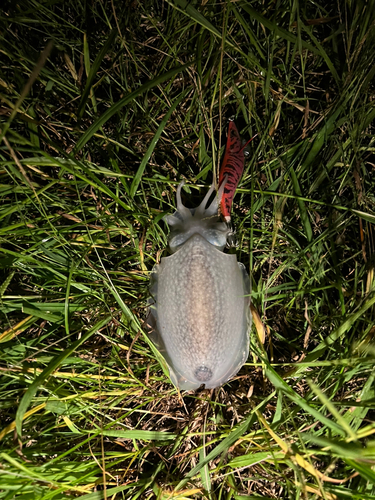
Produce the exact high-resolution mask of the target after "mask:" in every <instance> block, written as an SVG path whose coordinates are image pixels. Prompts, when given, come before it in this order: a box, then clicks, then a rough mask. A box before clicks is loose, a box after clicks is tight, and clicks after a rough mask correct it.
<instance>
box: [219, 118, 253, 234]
mask: <svg viewBox="0 0 375 500" xmlns="http://www.w3.org/2000/svg"><path fill="white" fill-rule="evenodd" d="M254 137H256V136H254ZM254 137H252V138H251V139H250V140H249V141H247V142H246V144H244V145H243V144H242V142H241V137H240V134H239V133H238V130H237V127H236V125H235V123H234V122H233V121H230V122H229V127H228V136H227V144H226V147H225V154H224V158H223V163H222V164H221V168H220V172H219V186H222V183H223V181H224V179H225V177H227V181H226V184H225V186H224V191H223V194H222V196H221V200H220V210H221V213H222V215H223V217H224V220H225V222H226V223H227V224H228V225H230V222H231V215H230V213H231V209H232V203H233V198H234V195H235V192H236V189H237V186H238V183H239V181H240V179H241V176H242V173H243V170H244V166H245V154H244V152H245V148H246V146H247V145H248V144H249V143H250V142H251V141H252V140H253V139H254Z"/></svg>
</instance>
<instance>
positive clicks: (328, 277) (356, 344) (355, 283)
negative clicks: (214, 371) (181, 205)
mask: <svg viewBox="0 0 375 500" xmlns="http://www.w3.org/2000/svg"><path fill="white" fill-rule="evenodd" d="M0 19H1V21H0V22H1V43H0V54H1V67H0V87H1V88H0V99H1V107H0V112H1V132H0V137H1V144H0V148H1V149H0V193H1V203H0V220H1V225H0V325H1V330H0V346H1V350H0V377H1V385H0V387H1V389H0V390H1V394H0V412H1V416H2V418H1V421H2V425H1V429H0V442H1V445H0V446H1V448H0V498H2V499H7V500H8V499H13V498H15V499H25V500H26V499H32V498H37V499H43V500H47V499H52V498H53V499H63V498H72V497H81V498H84V499H86V500H90V499H91V500H94V499H95V500H99V499H106V498H126V499H134V500H135V499H137V498H145V499H151V498H158V499H167V498H168V499H169V498H180V499H182V498H208V499H213V500H216V499H218V500H219V499H220V500H221V499H237V500H238V499H248V500H250V499H256V498H263V499H278V498H285V499H289V498H301V499H314V498H323V499H329V500H335V499H341V498H343V499H345V498H352V499H361V500H363V499H375V473H374V470H373V465H374V460H375V455H374V449H375V447H374V441H373V434H374V432H375V425H374V423H373V415H374V414H373V403H374V376H375V372H374V355H375V350H374V334H375V326H374V304H375V297H374V234H373V223H374V221H375V214H374V203H375V199H374V181H373V177H374V176H373V171H374V139H373V132H374V125H373V120H374V117H375V107H374V102H375V101H374V72H375V69H374V68H375V61H374V51H373V47H374V41H375V40H374V39H375V36H374V23H375V4H374V3H373V2H366V1H359V2H351V1H349V0H346V1H345V0H342V1H339V2H338V3H337V4H336V5H333V4H332V3H330V2H326V3H319V2H318V3H316V2H287V1H285V0H280V1H279V2H276V3H264V2H260V1H258V0H254V1H240V2H234V3H233V2H224V3H220V4H218V3H217V2H212V1H211V2H195V1H193V2H186V1H185V0H173V1H172V0H171V1H168V2H165V3H159V2H151V1H149V2H136V1H135V2H133V1H132V2H130V1H125V2H119V1H116V0H115V1H113V2H110V3H106V2H104V3H103V2H97V1H95V0H94V1H93V2H89V3H84V4H82V3H80V2H76V3H74V2H70V1H65V2H60V3H59V2H57V3H56V2H37V1H32V0H25V1H24V2H21V3H14V2H6V3H5V6H4V7H3V11H2V13H1V15H0ZM232 116H235V119H236V123H237V126H238V128H239V129H240V131H241V134H242V136H243V137H244V138H246V139H247V138H249V137H251V136H252V135H254V134H256V133H257V134H258V136H257V138H256V139H255V140H254V141H253V142H252V143H251V146H250V151H251V152H250V156H249V160H248V162H247V164H246V169H245V173H244V176H243V179H242V181H241V184H240V189H239V190H238V194H237V196H236V199H235V207H234V215H233V219H234V223H235V225H236V228H237V234H238V239H239V248H238V249H237V255H238V260H240V261H241V262H243V263H244V264H245V265H246V267H247V268H248V270H249V271H250V272H251V275H252V301H253V306H254V314H255V315H256V316H255V317H256V319H257V321H255V328H254V329H253V332H252V334H251V347H252V349H251V351H252V355H251V356H250V358H249V360H248V363H246V365H245V366H244V367H243V368H242V370H241V371H240V373H239V374H238V376H237V377H235V379H234V380H232V381H230V382H228V383H227V384H225V385H224V386H223V387H222V388H219V389H216V390H215V391H206V390H201V391H196V392H190V393H182V394H178V393H177V392H176V390H175V388H174V387H173V386H172V384H171V383H170V381H169V379H168V377H167V375H166V371H165V366H163V362H162V360H161V359H160V357H159V355H158V353H157V352H156V351H155V349H153V348H152V345H151V344H150V341H149V339H148V338H147V336H146V335H145V334H144V331H143V328H142V324H143V320H144V318H145V314H146V312H145V310H146V301H147V296H148V283H149V275H150V271H151V270H152V267H153V265H154V264H155V262H156V261H157V260H158V259H159V258H160V255H161V252H162V251H163V249H165V247H166V235H167V228H166V227H165V225H164V224H163V222H162V221H161V220H162V217H163V216H164V215H165V214H166V213H169V212H170V211H172V210H173V207H174V198H175V186H176V185H177V184H178V182H179V181H180V180H181V179H186V180H187V181H188V183H187V186H189V187H187V188H186V191H185V196H186V198H188V202H189V203H190V204H191V205H190V206H195V205H196V204H197V201H198V200H200V199H201V198H202V195H203V193H205V192H206V188H207V186H208V185H209V184H210V183H211V179H212V175H214V176H215V175H216V173H217V170H218V164H219V158H220V154H222V152H223V144H224V142H225V131H226V127H227V120H228V119H229V118H230V117H232Z"/></svg>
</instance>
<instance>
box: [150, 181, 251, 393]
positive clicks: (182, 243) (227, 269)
mask: <svg viewBox="0 0 375 500" xmlns="http://www.w3.org/2000/svg"><path fill="white" fill-rule="evenodd" d="M182 186H183V182H182V183H181V184H180V185H179V186H178V188H177V210H176V212H175V213H174V214H173V215H168V216H167V217H166V218H165V220H166V222H167V223H168V225H169V226H170V228H171V232H170V235H169V247H170V249H171V252H172V255H170V256H169V257H163V258H162V259H161V262H160V264H158V265H156V266H155V267H154V269H153V272H152V276H151V288H150V291H151V296H152V299H151V304H150V314H149V317H148V320H147V322H148V324H149V326H151V327H152V329H153V334H152V336H151V338H152V340H153V341H154V343H155V344H156V346H157V347H158V349H159V350H160V352H161V353H162V354H163V356H164V358H165V359H166V361H167V363H168V365H169V370H170V377H171V380H172V382H173V383H174V384H175V385H176V386H178V387H179V388H180V389H187V390H191V389H197V388H198V387H200V385H201V384H205V387H206V388H209V389H213V388H215V387H219V386H220V385H222V384H223V383H225V382H226V381H228V380H229V379H231V378H232V377H233V376H234V375H235V374H236V373H237V372H238V370H239V369H240V368H241V366H242V365H243V364H244V363H245V361H246V359H247V357H248V354H249V334H248V332H249V329H250V326H251V314H250V308H249V305H250V298H249V289H250V283H249V277H248V275H247V273H246V269H245V267H244V265H243V264H241V263H238V262H237V258H236V255H234V254H231V255H229V254H225V253H224V252H223V250H224V248H225V246H226V244H227V238H228V234H229V232H230V230H229V228H228V226H227V224H226V223H225V222H220V219H219V217H218V208H219V207H218V199H220V198H221V197H222V195H223V192H224V191H225V187H226V183H225V180H224V181H223V183H222V185H221V187H220V189H219V193H218V195H216V194H215V198H214V199H213V201H212V202H211V204H210V205H208V206H207V204H208V202H209V199H210V197H211V196H212V194H213V192H214V184H212V186H211V188H210V190H209V191H208V193H207V194H206V196H205V197H204V199H203V201H202V203H201V204H200V205H199V206H198V207H197V208H195V209H188V208H187V207H185V206H184V205H183V203H182V200H181V189H182Z"/></svg>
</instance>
